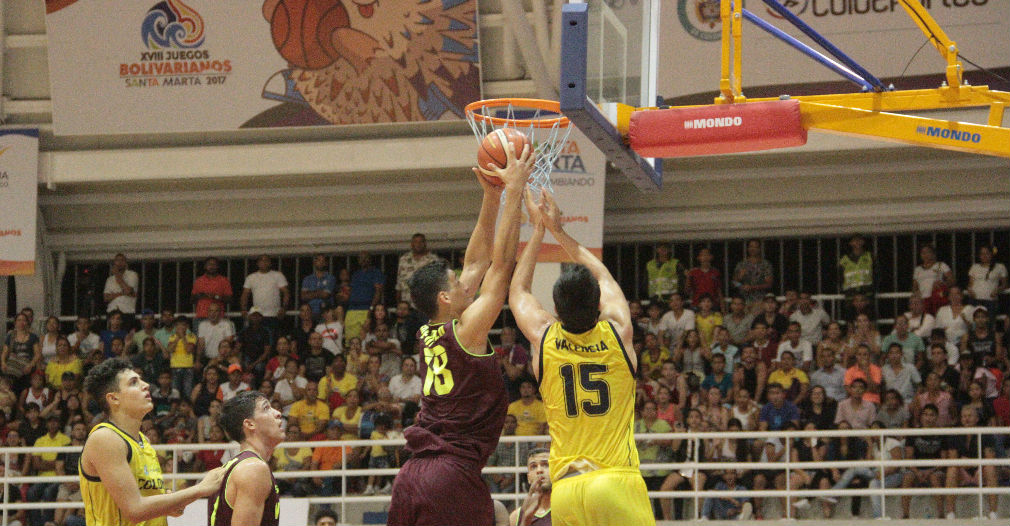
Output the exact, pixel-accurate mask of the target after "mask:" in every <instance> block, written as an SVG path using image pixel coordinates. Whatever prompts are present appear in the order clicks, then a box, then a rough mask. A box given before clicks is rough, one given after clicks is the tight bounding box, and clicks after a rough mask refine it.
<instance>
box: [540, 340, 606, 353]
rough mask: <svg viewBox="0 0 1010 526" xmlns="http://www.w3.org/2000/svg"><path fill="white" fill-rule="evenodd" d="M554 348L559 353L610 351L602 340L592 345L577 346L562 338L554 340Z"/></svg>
mask: <svg viewBox="0 0 1010 526" xmlns="http://www.w3.org/2000/svg"><path fill="white" fill-rule="evenodd" d="M554 346H555V347H556V348H557V349H558V350H560V351H572V352H603V351H607V350H609V349H610V347H607V342H605V341H603V340H600V341H599V342H597V343H594V344H592V345H579V344H577V343H572V342H570V341H568V340H566V339H564V338H555V339H554Z"/></svg>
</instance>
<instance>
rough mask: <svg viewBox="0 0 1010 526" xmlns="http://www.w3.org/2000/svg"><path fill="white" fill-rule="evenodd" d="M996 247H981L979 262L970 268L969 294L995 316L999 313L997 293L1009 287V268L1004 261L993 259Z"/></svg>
mask: <svg viewBox="0 0 1010 526" xmlns="http://www.w3.org/2000/svg"><path fill="white" fill-rule="evenodd" d="M995 254H996V249H995V248H993V247H987V246H984V247H979V249H978V263H975V264H974V265H972V266H971V268H970V269H969V270H968V290H967V291H966V292H967V293H968V296H969V297H971V298H972V299H973V300H975V303H976V304H977V305H981V306H983V307H985V308H986V310H988V311H989V314H990V315H992V316H993V317H995V316H996V314H997V308H998V307H999V302H998V301H996V295H997V294H1000V293H1001V292H1003V291H1004V290H1006V289H1007V269H1006V266H1005V265H1003V264H1002V263H998V262H995V261H993V259H992V258H993V256H994V255H995Z"/></svg>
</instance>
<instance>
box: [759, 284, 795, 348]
mask: <svg viewBox="0 0 1010 526" xmlns="http://www.w3.org/2000/svg"><path fill="white" fill-rule="evenodd" d="M760 305H761V311H760V312H759V313H758V315H757V316H755V317H754V321H752V322H751V329H753V328H754V326H755V325H756V324H757V323H758V322H760V323H764V324H765V327H768V337H769V338H771V339H773V340H778V339H780V338H782V337H784V336H785V334H786V329H788V328H789V318H786V317H785V316H783V315H782V314H781V313H779V302H778V299H776V298H775V295H774V294H772V293H770V292H769V293H768V294H765V297H764V300H763V301H762V302H761V304H760ZM752 337H753V336H752Z"/></svg>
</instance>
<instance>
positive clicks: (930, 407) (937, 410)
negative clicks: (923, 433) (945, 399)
mask: <svg viewBox="0 0 1010 526" xmlns="http://www.w3.org/2000/svg"><path fill="white" fill-rule="evenodd" d="M926 411H932V412H934V413H936V414H938V415H939V414H940V408H938V407H936V404H926V405H924V406H922V412H923V413H925V412H926Z"/></svg>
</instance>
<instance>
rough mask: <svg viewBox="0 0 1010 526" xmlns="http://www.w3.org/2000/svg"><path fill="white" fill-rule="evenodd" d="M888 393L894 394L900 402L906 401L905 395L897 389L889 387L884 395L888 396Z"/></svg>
mask: <svg viewBox="0 0 1010 526" xmlns="http://www.w3.org/2000/svg"><path fill="white" fill-rule="evenodd" d="M853 383H855V381H853ZM887 395H894V396H895V397H896V398H897V399H898V403H899V404H904V403H905V397H904V396H901V393H899V392H898V390H897V389H888V390H886V391H884V396H885V397H886V396H887Z"/></svg>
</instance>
